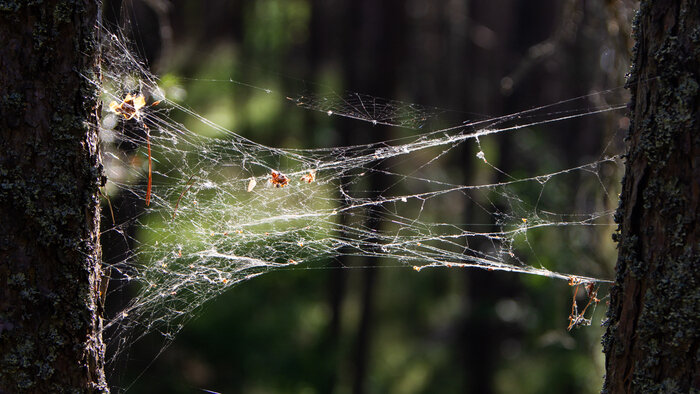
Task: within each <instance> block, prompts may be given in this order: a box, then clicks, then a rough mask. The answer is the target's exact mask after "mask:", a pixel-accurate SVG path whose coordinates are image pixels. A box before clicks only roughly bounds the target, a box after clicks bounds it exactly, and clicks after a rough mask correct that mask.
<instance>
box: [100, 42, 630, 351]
mask: <svg viewBox="0 0 700 394" xmlns="http://www.w3.org/2000/svg"><path fill="white" fill-rule="evenodd" d="M104 41H105V42H104V45H103V71H102V79H101V80H99V81H98V80H95V81H94V82H95V84H96V85H97V86H99V88H100V90H101V92H102V101H103V105H102V111H103V113H102V119H101V124H100V136H101V139H102V156H103V160H104V165H105V168H106V175H107V179H108V181H107V184H106V186H105V188H104V190H103V194H105V195H108V196H112V199H114V197H115V196H121V197H122V198H127V197H128V198H130V200H131V201H134V204H139V205H141V206H142V207H141V208H140V209H138V210H136V212H138V213H137V214H135V215H134V216H133V217H131V218H129V220H128V221H126V222H121V223H114V224H113V226H111V227H109V228H106V229H103V233H107V232H114V233H117V234H120V236H121V237H122V238H123V239H124V240H125V241H126V242H128V243H129V244H130V245H132V246H133V248H132V249H131V250H130V251H129V253H128V255H125V256H124V258H123V260H122V261H121V262H119V263H116V264H113V265H112V266H111V270H112V276H113V277H114V278H117V279H116V280H117V282H116V283H112V284H111V285H110V291H114V289H118V288H119V287H120V286H126V285H129V286H130V287H131V288H135V289H136V290H135V291H136V293H135V294H134V295H133V297H132V298H131V299H130V300H129V302H128V305H127V306H126V307H125V308H124V309H123V310H121V311H119V312H118V313H116V314H114V315H113V316H109V317H108V319H109V321H108V322H107V324H106V327H107V329H108V330H111V334H110V338H109V339H111V340H112V341H114V346H113V356H115V357H116V356H117V355H118V354H119V353H120V352H121V351H123V350H125V349H126V348H127V347H128V346H129V345H130V344H132V343H133V342H134V341H136V340H138V339H139V338H140V337H142V336H143V335H145V334H147V333H150V332H154V331H158V332H160V333H161V334H162V335H163V336H164V338H166V339H167V340H170V339H172V338H173V336H174V335H175V334H176V333H177V332H178V331H179V330H180V329H181V328H182V325H183V324H184V323H185V322H186V321H187V320H188V319H190V318H192V317H193V316H194V315H195V314H196V312H197V310H198V309H199V308H200V307H201V306H202V305H203V304H204V303H206V302H207V301H208V300H211V299H212V298H214V297H216V296H217V295H219V294H221V293H222V292H224V291H226V290H228V289H230V288H231V287H232V286H234V285H236V284H238V283H241V282H243V281H246V280H248V279H251V278H253V277H255V276H258V275H261V274H263V273H265V272H268V271H270V270H276V269H308V268H318V267H323V266H327V265H328V262H329V261H331V260H332V259H334V258H337V257H339V256H357V257H362V258H367V259H373V260H374V261H377V262H381V263H382V264H385V265H388V266H391V267H397V269H399V268H400V267H405V268H409V269H415V270H416V271H421V270H424V269H427V268H438V267H439V268H443V267H454V268H458V267H472V268H480V269H486V270H493V271H507V272H518V273H523V274H529V275H540V276H545V277H550V278H558V279H563V280H567V281H570V282H572V281H573V282H575V283H577V284H580V283H583V284H586V283H596V282H601V281H604V280H601V279H596V278H592V277H587V276H585V275H579V274H576V273H560V272H556V271H555V270H556V267H544V266H542V265H541V264H540V263H539V262H538V261H536V260H535V261H525V260H524V259H522V258H521V257H519V254H518V250H517V248H516V247H514V244H515V243H520V244H524V245H526V246H527V245H529V244H528V232H529V231H532V230H533V229H546V228H551V229H552V230H553V231H558V229H559V228H562V227H570V226H573V227H586V226H606V227H608V228H609V225H610V214H611V212H610V210H609V209H602V210H601V209H599V208H600V205H599V206H597V207H594V209H593V210H592V211H591V212H583V213H582V212H576V213H555V212H549V211H546V210H545V209H543V207H542V206H541V200H542V198H543V195H546V194H547V193H548V192H549V190H548V185H550V184H552V183H555V182H556V181H557V179H559V178H563V177H567V176H571V175H576V176H578V177H580V178H581V179H584V180H585V181H590V183H591V184H593V185H597V187H598V191H601V190H603V192H602V193H601V195H602V196H603V197H604V198H615V196H612V197H611V196H609V195H608V194H609V193H607V191H606V190H604V189H605V188H604V186H603V182H602V181H601V171H602V169H605V168H607V167H612V168H617V167H618V166H619V163H618V159H617V157H615V156H610V157H599V158H596V159H594V160H592V161H591V162H589V163H584V164H581V165H579V166H576V167H574V168H562V169H559V170H557V171H554V172H551V173H547V174H532V175H530V176H526V177H513V176H511V175H509V174H506V173H505V172H504V171H501V170H500V169H499V168H497V167H496V166H494V165H492V164H491V163H490V162H489V156H488V155H487V154H486V153H485V152H484V150H482V147H481V146H482V142H483V140H484V139H486V138H491V136H493V135H499V134H501V133H512V132H516V131H517V130H519V129H524V128H527V127H532V126H534V125H539V126H542V125H547V124H550V123H555V122H563V121H565V120H567V119H571V118H577V117H583V116H593V115H595V114H599V113H604V112H609V111H613V110H617V109H619V108H620V107H619V106H610V105H605V106H601V107H596V108H588V107H587V108H585V109H584V110H579V111H567V112H564V111H562V112H554V111H553V110H551V109H550V108H549V106H547V107H540V108H535V109H532V110H528V111H524V112H521V113H518V114H514V115H510V116H507V117H499V118H492V119H486V120H481V121H478V122H465V123H461V124H458V125H456V126H454V127H449V128H441V129H439V130H430V129H429V128H428V126H426V125H427V122H428V121H429V120H430V119H432V118H434V117H436V116H437V115H439V114H440V110H437V109H431V108H426V107H421V106H418V105H414V104H409V103H402V102H399V101H392V100H385V99H380V98H375V97H371V96H367V95H362V94H358V93H339V94H338V93H328V94H319V93H313V92H311V93H309V94H304V95H299V96H296V97H287V96H285V95H279V98H280V100H281V101H283V102H287V103H291V104H293V105H292V107H294V106H296V107H300V109H297V110H313V111H320V112H322V113H325V114H326V115H328V116H343V117H348V118H353V119H356V120H357V121H358V122H361V124H362V125H365V126H366V127H375V126H374V125H377V124H381V125H385V126H392V127H401V128H408V129H410V130H412V135H411V136H409V137H406V138H401V139H396V140H391V141H383V142H380V143H373V144H367V145H361V146H348V147H331V148H321V149H284V148H277V147H268V146H264V145H261V144H258V143H256V142H255V141H252V140H249V139H246V138H243V137H242V136H240V135H239V134H237V133H236V132H235V131H231V130H227V129H225V128H222V127H220V126H218V125H216V124H215V123H213V122H211V121H210V120H208V119H207V118H205V117H203V116H200V115H198V114H197V113H194V112H193V111H191V110H189V109H188V108H187V107H186V106H184V105H181V104H179V103H178V102H177V101H176V100H171V99H170V98H169V97H168V96H167V95H166V94H165V93H164V92H163V90H162V89H161V88H160V87H159V86H160V84H159V80H158V78H157V77H155V76H154V75H152V74H150V73H149V72H148V71H147V70H146V68H145V67H144V65H143V63H142V62H141V61H139V60H138V59H137V58H136V57H135V56H134V55H133V54H132V52H131V51H130V49H129V47H128V46H127V44H126V42H125V40H123V38H121V37H119V36H116V35H114V34H111V33H108V32H105V37H104ZM220 83H222V84H223V83H228V81H221V82H220ZM266 92H267V93H265V94H275V93H274V92H272V91H270V90H266ZM127 98H128V100H130V101H128V100H125V99H127ZM134 103H138V108H135V107H136V105H135V104H134ZM176 112H177V113H179V112H181V113H183V114H184V115H185V116H187V117H188V118H189V119H190V120H192V121H193V122H189V123H188V125H192V124H194V125H196V126H189V128H188V127H185V126H184V125H183V124H180V123H177V122H175V121H174V120H173V115H174V114H175V113H176ZM197 128H203V129H214V130H216V131H217V132H218V133H219V135H221V136H223V137H217V138H210V137H205V136H203V135H202V133H199V132H198V129H197ZM147 138H148V147H149V148H150V152H149V150H148V149H147V144H146V141H147ZM457 147H460V148H461V149H464V151H466V152H471V153H470V154H471V155H473V158H474V162H475V165H479V166H482V168H483V169H484V171H486V172H491V173H494V174H496V175H497V176H494V177H492V179H500V180H499V181H498V182H495V183H489V182H487V183H483V184H463V183H461V181H460V179H453V178H452V177H450V176H449V174H445V172H444V170H442V169H441V167H440V165H441V163H440V161H441V158H443V157H444V156H446V155H447V154H449V153H450V152H451V151H452V150H454V149H455V148H457ZM149 162H151V166H149V164H148V163H149ZM371 176H380V177H382V178H383V179H384V180H385V182H383V184H384V185H386V186H384V187H383V188H381V189H379V190H377V189H373V188H372V186H371V183H370V182H368V179H369V178H370V177H371ZM149 177H150V178H152V188H151V187H149V191H147V188H146V183H147V181H146V180H147V179H148V178H149ZM524 189H528V190H534V191H535V196H536V198H535V199H529V198H526V197H525V196H524V195H521V193H520V190H524ZM554 190H556V189H554ZM147 200H149V201H147ZM465 201H469V202H470V203H471V204H472V206H474V207H476V209H478V210H479V214H480V215H481V216H484V217H488V218H490V221H488V222H479V223H463V222H462V221H460V219H458V218H456V216H455V215H454V213H453V210H452V209H453V208H450V207H454V206H458V205H460V204H461V205H464V204H465ZM147 202H148V203H147ZM110 204H111V203H110ZM146 205H147V206H146ZM104 206H106V205H104ZM103 214H104V215H105V216H106V217H107V220H106V221H107V222H110V223H111V219H110V218H109V215H110V213H109V210H108V209H103ZM129 227H135V228H136V232H135V235H133V236H132V235H129V233H128V232H127V229H128V228H129ZM134 285H135V286H134Z"/></svg>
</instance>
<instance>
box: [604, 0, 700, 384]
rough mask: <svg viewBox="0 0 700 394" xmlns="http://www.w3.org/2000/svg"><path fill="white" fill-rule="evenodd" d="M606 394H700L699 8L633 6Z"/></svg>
mask: <svg viewBox="0 0 700 394" xmlns="http://www.w3.org/2000/svg"><path fill="white" fill-rule="evenodd" d="M635 23H636V31H635V35H636V37H635V38H636V42H637V44H636V47H635V52H634V55H633V60H634V64H633V67H632V72H631V75H630V78H629V88H630V89H631V91H632V103H631V104H632V111H633V112H632V116H631V120H632V123H631V126H630V133H629V144H630V146H629V154H628V156H627V168H626V172H625V177H624V180H623V189H622V194H621V195H620V199H621V201H620V207H619V208H618V212H617V214H616V216H615V219H616V222H617V223H618V224H619V232H618V233H617V234H616V235H615V238H616V239H617V241H618V242H619V245H618V248H619V257H618V261H617V278H616V280H615V285H614V286H613V288H612V290H611V294H610V295H611V299H610V307H609V310H608V320H607V322H606V325H607V332H606V334H605V336H604V338H603V350H604V352H605V354H606V362H605V364H606V379H605V384H604V387H603V392H607V393H662V392H663V393H688V392H690V391H694V390H700V346H699V345H700V253H699V252H700V217H699V214H700V116H699V111H698V107H699V106H700V98H699V95H698V93H699V92H700V79H699V77H700V75H699V74H700V27H699V26H700V4H698V1H686V2H674V1H642V3H641V6H640V12H639V15H638V19H637V20H636V22H635Z"/></svg>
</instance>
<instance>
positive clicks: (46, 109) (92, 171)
mask: <svg viewBox="0 0 700 394" xmlns="http://www.w3.org/2000/svg"><path fill="white" fill-rule="evenodd" d="M99 6H100V4H99V1H98V0H79V1H69V0H47V1H35V2H27V1H0V43H1V44H0V70H2V72H1V73H0V393H15V392H42V393H43V392H52V393H59V392H98V391H102V392H104V391H108V389H107V385H106V382H105V378H104V365H103V364H104V346H103V343H102V338H101V314H102V307H101V301H100V290H99V289H100V281H101V267H100V246H99V218H100V211H99V206H98V202H99V200H98V197H97V196H98V187H99V186H100V180H101V177H102V168H101V164H100V160H99V156H98V143H97V130H96V127H94V125H96V124H97V109H98V106H97V97H98V96H97V88H96V87H95V86H94V85H93V84H92V83H90V82H89V81H88V80H87V79H86V78H85V76H87V77H88V78H92V77H94V76H96V75H97V73H98V72H99V71H98V69H97V62H98V59H99V58H98V56H97V50H98V46H97V45H96V23H95V22H96V20H97V16H98V10H99ZM81 75H82V76H81Z"/></svg>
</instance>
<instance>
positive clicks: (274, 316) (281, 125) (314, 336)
mask: <svg viewBox="0 0 700 394" xmlns="http://www.w3.org/2000/svg"><path fill="white" fill-rule="evenodd" d="M632 14H633V4H631V2H626V1H612V0H608V1H577V0H566V1H555V0H538V1H512V0H491V1H488V2H486V1H468V0H435V1H424V0H406V1H395V0H391V1H376V0H356V1H349V0H348V1H340V0H328V1H319V0H258V1H242V0H208V1H195V0H190V1H187V0H171V1H168V0H132V1H124V2H122V1H112V0H106V1H105V2H104V16H103V18H104V19H105V21H106V22H108V23H110V24H114V25H118V26H121V27H122V29H123V32H124V33H125V34H126V35H127V36H128V37H130V39H131V40H132V41H133V43H135V46H136V50H137V51H139V52H140V54H141V56H143V57H144V58H145V59H146V61H147V62H148V64H149V67H150V68H151V70H152V71H153V72H154V73H155V74H157V75H158V76H159V77H160V78H161V84H162V86H163V87H164V88H165V89H166V94H167V95H168V97H170V98H171V99H175V100H178V99H179V100H181V101H182V102H183V103H186V105H187V106H189V107H191V108H193V109H194V110H195V111H196V112H198V113H199V114H201V115H203V116H204V117H206V118H208V119H210V120H212V121H214V122H216V123H219V124H221V125H223V126H224V127H227V128H229V129H231V130H234V131H235V132H237V133H240V134H242V135H244V136H245V137H247V138H250V139H252V140H255V141H256V142H259V143H262V144H266V145H269V146H277V147H283V148H299V147H303V148H314V147H329V146H337V145H354V144H361V143H368V142H377V141H382V140H388V139H391V138H396V137H399V136H403V135H406V133H414V132H415V131H412V130H401V129H398V128H389V127H371V125H370V126H368V124H366V123H363V122H358V121H352V120H347V119H342V118H337V117H327V116H324V115H322V114H317V113H315V112H312V111H306V110H302V109H300V108H296V107H295V106H294V105H293V104H291V103H288V102H286V101H284V100H279V99H269V100H268V99H253V98H251V97H253V96H252V93H254V92H253V89H247V88H245V87H243V86H239V85H237V84H234V83H226V82H219V83H206V81H204V80H206V79H218V80H229V78H231V79H233V80H235V81H244V82H246V83H250V84H252V85H255V86H260V87H266V88H267V87H270V88H273V89H274V90H277V91H282V92H290V94H303V92H304V90H313V89H315V85H314V84H315V83H319V84H323V85H325V86H329V87H331V88H333V89H335V90H338V91H342V90H350V91H353V92H362V93H367V94H371V95H373V96H379V97H386V98H392V99H397V100H402V101H405V102H410V103H418V104H422V105H427V106H434V107H439V108H446V109H449V110H451V111H449V112H446V113H445V115H444V116H441V118H440V120H441V121H443V122H444V125H443V126H444V127H447V126H451V125H454V124H459V123H460V122H461V121H463V120H467V119H471V120H475V117H476V119H478V118H480V117H490V116H498V115H503V114H508V113H512V112H517V111H522V110H525V109H529V108H532V107H535V106H539V105H545V104H551V103H555V102H558V101H560V100H564V99H568V98H572V97H578V96H582V95H586V94H589V93H591V92H596V91H600V90H604V89H609V88H616V87H619V86H621V85H623V84H624V75H625V73H626V72H627V70H628V66H629V65H628V59H629V51H630V48H631V44H632V43H631V38H630V30H629V29H630V23H631V18H632ZM255 97H257V96H255ZM606 99H608V100H611V99H612V100H613V101H612V102H603V101H601V100H602V97H601V96H595V95H594V96H591V98H590V102H589V104H590V105H591V106H597V105H608V104H619V103H622V102H624V101H625V92H624V91H622V90H619V91H618V95H617V97H612V96H609V95H608V96H606ZM578 105H579V106H580V105H582V104H581V103H580V102H579V103H578ZM475 114H480V115H475ZM623 115H624V114H621V113H620V112H619V111H618V112H616V113H608V114H604V115H602V116H601V115H598V116H591V117H585V118H583V119H580V120H577V121H573V122H566V123H565V124H562V125H561V126H551V125H548V126H547V127H548V130H550V131H549V132H547V133H537V130H525V131H522V132H518V133H515V134H512V135H511V134H508V135H503V136H500V135H499V136H498V137H497V138H489V139H488V140H486V139H485V140H484V141H482V144H486V145H487V146H485V148H484V149H488V150H489V155H488V156H489V161H490V162H491V163H493V164H494V165H495V166H496V167H498V168H500V169H502V170H504V171H506V172H508V173H511V174H513V175H514V176H516V177H524V176H532V175H535V174H545V173H548V172H551V171H556V170H558V169H561V168H568V167H573V166H576V165H579V164H582V163H587V162H590V161H593V160H595V159H596V158H598V157H600V156H601V154H602V152H603V151H604V150H605V147H606V146H607V145H608V144H609V143H611V141H612V142H613V144H616V146H617V147H616V148H615V149H613V151H614V152H617V153H619V152H621V150H622V143H621V137H622V136H624V134H625V133H626V126H627V125H626V123H625V118H624V117H623ZM179 121H182V122H184V123H185V124H186V123H187V119H180V120H179ZM553 127H558V129H556V130H554V132H552V131H551V130H552V128H553ZM463 145H467V146H460V147H459V148H458V149H457V150H456V151H455V152H453V153H452V154H451V156H450V161H449V162H450V163H451V168H448V169H447V171H449V172H451V173H452V174H454V175H453V176H454V178H455V181H454V182H455V183H463V184H477V183H483V182H484V179H483V177H484V174H483V173H482V172H480V171H481V170H479V169H478V168H477V167H476V166H475V164H474V163H475V158H474V152H473V146H469V145H468V144H463ZM620 170H621V169H619V170H618V173H614V174H610V175H611V176H610V177H606V178H604V179H603V180H604V181H605V182H608V183H609V184H608V185H607V186H608V187H609V190H611V191H615V190H618V186H617V183H619V171H620ZM489 176H492V175H489ZM489 181H498V179H490V180H489ZM575 182H576V180H575V179H572V180H571V184H570V185H569V186H570V187H569V188H568V189H570V190H568V191H566V192H562V196H561V199H560V200H561V204H562V209H561V210H562V211H567V210H569V211H573V210H575V209H574V208H572V206H573V205H576V204H587V205H589V206H592V207H593V208H592V209H594V210H597V211H603V210H606V209H614V208H615V206H614V205H612V206H604V205H603V206H601V205H600V204H603V203H601V202H599V201H596V199H597V198H598V200H600V201H602V200H604V199H603V198H602V197H601V196H582V195H581V194H577V185H576V183H575ZM377 189H381V187H378V188H377ZM616 195H617V193H613V197H615V196H616ZM599 197H601V198H599ZM112 203H113V204H114V205H115V208H117V209H115V211H116V212H117V215H121V216H122V219H123V218H124V217H129V216H133V215H135V214H137V212H135V211H134V210H137V209H141V208H140V207H141V206H142V204H135V203H134V201H133V200H129V197H128V196H123V198H120V197H117V198H115V199H113V201H112ZM474 203H476V202H474ZM597 204H598V205H597ZM608 205H609V204H608ZM589 211H590V209H589ZM103 212H104V209H103ZM475 212H476V213H475ZM478 212H479V211H478V210H471V209H468V207H454V215H455V217H461V220H458V221H462V222H469V221H474V220H481V219H480V218H478V217H475V216H476V215H478ZM490 219H492V218H490ZM106 220H108V221H109V222H111V219H106ZM118 221H120V220H119V219H118ZM105 227H109V224H108V223H107V222H105V223H103V228H105ZM612 230H613V227H612V226H611V227H609V228H607V227H606V228H605V230H602V231H601V230H600V229H599V228H596V229H588V228H584V229H583V230H581V231H578V232H566V233H558V232H557V231H554V232H551V231H550V232H549V233H546V234H545V233H542V234H540V233H538V232H533V233H532V234H529V237H530V239H529V241H530V243H531V244H532V245H533V247H532V250H530V251H529V252H528V250H529V249H528V250H525V251H523V253H536V256H531V257H532V258H533V259H536V260H535V261H538V264H539V263H541V264H544V265H548V263H547V262H558V263H557V264H555V265H554V266H555V267H556V269H557V270H560V271H564V272H576V273H582V274H588V275H592V276H595V277H598V278H608V279H609V278H612V277H613V267H614V262H615V256H616V253H615V249H614V244H613V243H612V241H611V240H610V234H611V232H612ZM129 231H130V232H132V233H133V234H135V233H136V229H130V230H129ZM111 237H112V235H110V234H106V235H105V236H104V237H103V238H102V242H103V248H104V259H105V261H106V262H108V263H110V262H117V261H118V259H120V257H119V256H123V255H124V251H123V250H120V249H119V248H120V247H122V246H123V242H119V240H116V239H111ZM525 259H527V256H525ZM357 260H358V259H348V258H341V259H336V260H333V261H329V262H328V264H327V266H329V267H331V268H332V267H334V266H335V267H346V266H347V267H352V266H367V265H372V264H375V263H376V262H367V261H357ZM582 267H583V268H582ZM582 271H584V272H582ZM126 299H128V295H126V294H117V295H115V296H114V297H113V298H112V299H110V300H108V305H111V306H112V308H119V305H123V303H124V302H125V300H126ZM571 300H572V288H571V287H569V286H568V285H567V283H566V282H564V281H559V280H552V279H546V278H542V277H530V276H526V275H517V274H509V273H503V272H487V271H483V270H454V269H451V270H450V269H440V270H426V271H424V272H421V273H416V272H414V271H412V270H402V269H320V270H286V271H273V272H270V273H267V274H265V275H263V276H261V277H258V278H255V279H254V280H251V281H247V282H244V283H242V284H241V285H238V286H236V287H234V288H233V289H232V290H230V291H229V292H227V293H226V294H224V295H223V296H222V297H219V298H218V299H216V300H215V301H214V302H211V303H209V304H207V305H206V306H205V308H204V310H203V311H202V312H201V314H200V315H199V316H198V317H197V318H196V319H194V320H193V321H191V322H190V323H189V324H188V325H187V326H186V327H185V329H184V330H183V331H182V332H181V333H180V334H179V336H178V337H177V339H176V340H175V342H173V344H172V345H171V346H169V347H168V348H167V349H165V351H163V352H162V354H160V356H159V357H158V358H157V359H156V360H155V361H154V362H153V363H152V364H151V361H152V360H153V358H154V356H155V355H156V354H158V352H159V351H160V350H161V349H160V346H161V343H162V341H161V340H160V339H159V338H157V337H158V333H155V334H153V338H151V339H153V341H152V342H150V341H149V339H148V338H147V340H145V341H142V342H140V343H139V344H137V346H134V347H133V348H132V349H131V351H130V352H129V353H128V355H127V358H128V360H125V361H122V362H121V363H118V364H117V365H115V366H114V369H113V370H112V371H111V372H112V375H113V376H111V384H113V385H114V386H115V388H116V390H117V391H118V387H122V388H123V387H126V386H128V385H129V384H131V382H133V381H134V380H135V379H136V378H137V377H138V376H139V375H140V377H139V378H138V380H136V382H135V383H134V384H133V386H131V388H130V389H129V391H130V392H134V393H156V392H163V393H165V392H168V393H188V392H201V390H200V389H207V390H212V391H216V392H221V393H277V392H292V393H349V392H354V393H435V392H439V393H453V392H460V393H479V394H488V393H597V392H599V390H600V388H601V384H602V378H603V355H602V353H601V350H600V336H601V333H602V329H601V328H600V327H599V325H600V319H601V317H602V315H603V314H604V310H605V307H604V305H601V307H599V308H598V309H597V310H596V316H595V317H594V320H593V324H592V326H591V327H587V328H582V329H576V330H573V331H571V332H568V331H567V330H566V327H567V324H568V321H567V317H568V314H569V312H570V309H571ZM108 339H109V338H108ZM149 365H150V366H149ZM146 368H148V369H146ZM144 371H145V372H144Z"/></svg>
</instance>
